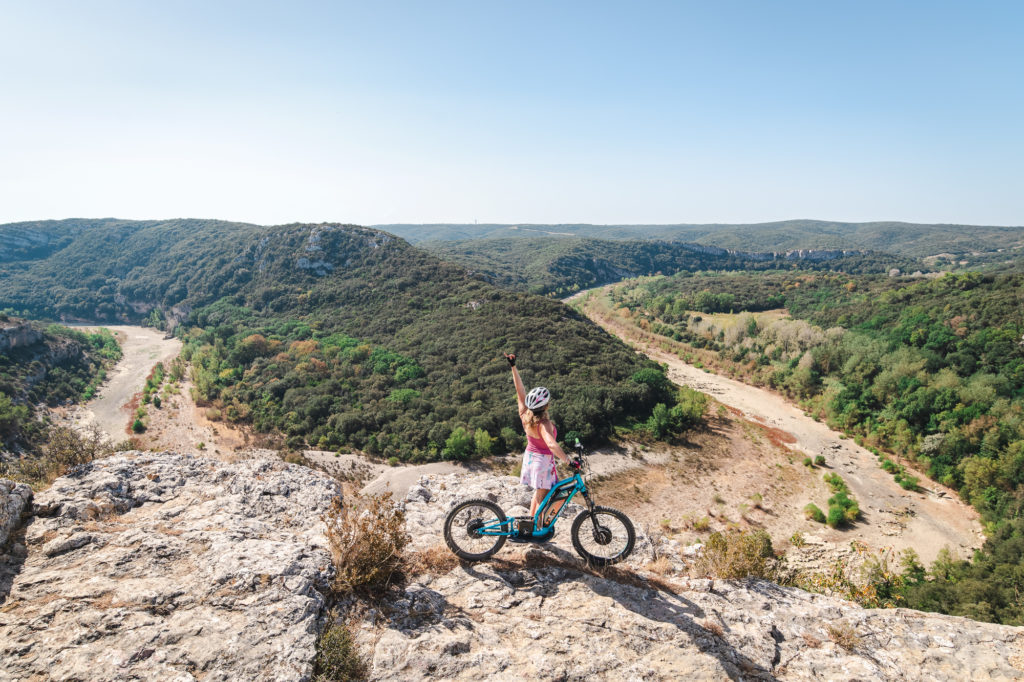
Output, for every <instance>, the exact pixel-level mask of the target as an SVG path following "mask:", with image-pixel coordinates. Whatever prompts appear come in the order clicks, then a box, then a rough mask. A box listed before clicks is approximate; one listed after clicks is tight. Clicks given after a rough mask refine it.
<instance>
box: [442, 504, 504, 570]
mask: <svg viewBox="0 0 1024 682" xmlns="http://www.w3.org/2000/svg"><path fill="white" fill-rule="evenodd" d="M505 520H506V519H505V512H503V511H502V510H501V507H499V506H498V505H496V504H495V503H493V502H491V501H490V500H478V499H474V500H464V501H463V502H459V503H458V504H457V505H455V507H454V508H452V510H451V511H450V512H448V517H447V518H445V520H444V541H445V544H447V545H448V549H450V550H452V552H454V553H455V556H457V557H459V558H460V559H465V560H466V561H483V560H484V559H490V558H491V557H492V556H494V555H495V554H497V553H498V550H500V549H501V548H502V547H503V546H504V545H505V540H506V539H507V536H506V535H492V534H491V533H500V532H507V531H508V527H507V525H505V524H504V522H505ZM485 528H487V529H489V530H487V531H484V530H482V529H485Z"/></svg>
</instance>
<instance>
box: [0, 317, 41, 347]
mask: <svg viewBox="0 0 1024 682" xmlns="http://www.w3.org/2000/svg"><path fill="white" fill-rule="evenodd" d="M42 340H43V334H42V332H40V331H39V330H38V329H36V328H35V327H33V326H32V325H30V324H28V323H27V322H16V323H11V322H6V323H5V322H0V353H6V352H8V351H11V350H15V349H17V348H25V347H28V346H32V345H35V344H37V343H39V342H40V341H42Z"/></svg>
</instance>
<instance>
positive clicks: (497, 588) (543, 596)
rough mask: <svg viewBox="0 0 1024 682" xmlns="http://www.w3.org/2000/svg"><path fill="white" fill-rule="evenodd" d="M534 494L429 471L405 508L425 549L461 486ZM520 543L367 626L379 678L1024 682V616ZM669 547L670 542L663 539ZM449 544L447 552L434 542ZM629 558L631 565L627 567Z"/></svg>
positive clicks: (414, 588)
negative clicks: (857, 597) (1017, 618)
mask: <svg viewBox="0 0 1024 682" xmlns="http://www.w3.org/2000/svg"><path fill="white" fill-rule="evenodd" d="M462 497H485V498H489V499H492V500H495V501H497V502H498V503H499V504H500V505H502V506H503V507H504V508H506V509H509V508H510V507H516V506H518V505H522V504H524V503H525V502H526V501H527V499H526V495H525V491H524V490H523V489H522V488H521V487H519V486H516V485H515V479H512V478H499V477H486V476H475V477H468V478H467V477H465V476H461V477H460V476H459V475H442V476H429V477H424V478H422V479H421V480H420V482H419V484H418V485H416V486H413V487H412V488H410V489H409V491H408V493H407V496H406V499H405V505H406V507H407V516H408V523H409V525H410V529H411V531H412V534H413V537H414V539H415V541H416V543H417V546H418V547H419V548H420V549H426V548H427V547H428V546H430V545H432V544H437V543H438V542H440V538H441V523H442V521H443V518H444V514H445V512H446V510H447V507H448V505H449V504H450V503H451V502H452V501H453V500H454V499H456V498H462ZM568 530H569V524H568V523H563V524H562V525H560V526H559V529H558V532H559V535H558V536H556V539H555V540H554V542H553V543H551V545H541V546H534V547H529V548H527V549H524V548H523V547H522V546H512V545H506V546H505V548H504V549H503V550H502V551H501V552H500V553H499V554H498V556H497V557H496V559H495V560H492V561H491V562H488V563H480V564H474V565H461V566H457V567H455V568H453V569H449V570H441V571H438V572H437V573H436V574H434V575H423V576H421V577H420V579H419V580H418V581H416V582H414V583H412V584H410V585H408V586H406V587H405V589H404V590H403V591H401V592H398V593H396V594H394V595H393V596H392V597H391V598H389V599H388V600H386V601H385V603H384V604H382V607H381V609H379V610H378V611H375V612H374V613H373V614H372V617H371V618H367V619H366V621H365V622H364V623H363V627H362V630H361V631H360V635H359V637H358V639H359V641H360V642H361V643H362V644H363V646H365V647H366V648H367V649H369V650H371V651H372V654H371V657H372V677H373V679H378V680H420V679H428V678H429V679H459V680H478V679H509V680H511V679H539V680H680V679H699V680H718V679H733V680H755V679H757V680H772V679H784V680H811V679H813V680H832V679H872V680H876V679H893V680H895V679H899V680H925V679H927V680H937V679H938V680H960V679H1020V678H1021V677H1022V676H1024V647H1022V644H1024V629H1022V628H1012V627H1006V626H997V625H988V624H981V623H976V622H972V621H968V620H966V619H963V618H953V617H948V616H942V615H938V614H925V613H920V612H916V611H909V610H905V609H894V610H869V609H862V608H860V607H859V606H857V605H855V604H852V603H848V602H844V601H842V600H839V599H835V598H831V597H826V596H823V595H816V594H810V593H807V592H803V591H801V590H797V589H794V588H785V587H779V586H777V585H774V584H772V583H768V582H764V581H718V580H715V581H711V580H702V579H691V578H687V577H684V576H683V575H681V574H680V573H679V572H678V569H679V568H681V566H682V562H681V561H680V559H679V556H678V554H675V553H673V554H674V558H675V560H674V561H673V562H672V565H673V567H674V568H673V570H670V571H668V572H667V573H666V574H664V575H657V574H654V573H650V572H648V571H647V570H645V566H646V564H647V562H648V561H649V560H650V559H651V557H652V550H653V549H654V548H653V547H652V545H651V544H650V542H649V541H646V540H644V541H642V542H641V543H639V551H638V552H637V553H636V554H635V555H634V557H633V558H632V559H631V560H630V561H629V562H627V564H626V565H625V566H623V567H622V570H615V569H613V570H607V569H606V570H605V571H604V572H603V574H602V573H599V572H597V571H594V570H590V569H587V568H586V567H584V566H583V565H581V564H580V562H579V561H578V559H577V557H576V555H575V553H573V552H572V551H571V550H569V549H567V546H568V538H567V537H566V534H567V533H568ZM658 549H661V550H665V551H669V548H665V547H661V548H658ZM435 551H436V550H435ZM616 568H618V567H616Z"/></svg>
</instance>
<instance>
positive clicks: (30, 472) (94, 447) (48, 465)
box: [0, 424, 113, 488]
mask: <svg viewBox="0 0 1024 682" xmlns="http://www.w3.org/2000/svg"><path fill="white" fill-rule="evenodd" d="M112 453H113V446H111V444H110V441H108V440H107V438H106V436H105V435H104V434H103V431H102V430H101V429H100V427H99V426H98V425H96V424H92V425H90V426H89V428H88V429H86V430H85V431H77V430H75V429H70V428H67V427H57V428H55V429H53V431H51V432H50V440H49V442H47V444H46V447H45V448H44V449H43V453H42V455H41V456H39V457H23V458H22V459H19V460H15V461H12V462H10V463H8V464H6V466H0V475H2V476H5V477H8V478H12V479H14V480H17V481H22V482H24V483H28V484H29V485H31V486H33V487H36V488H38V487H42V486H46V485H49V484H50V483H53V482H54V481H55V480H56V479H57V478H59V477H61V476H63V475H64V474H66V473H67V472H68V471H70V470H71V469H73V468H74V467H76V466H78V465H80V464H88V463H89V462H91V461H93V460H94V459H100V458H103V457H108V456H110V455H111V454H112Z"/></svg>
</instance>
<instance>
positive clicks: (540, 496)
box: [530, 488, 551, 516]
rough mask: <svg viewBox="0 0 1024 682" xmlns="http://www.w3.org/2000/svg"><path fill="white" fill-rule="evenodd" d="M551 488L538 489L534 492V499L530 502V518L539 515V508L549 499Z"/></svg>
mask: <svg viewBox="0 0 1024 682" xmlns="http://www.w3.org/2000/svg"><path fill="white" fill-rule="evenodd" d="M549 490H551V489H550V488H537V489H536V490H534V491H533V499H532V500H530V516H535V515H536V514H537V508H538V507H540V503H541V502H543V501H544V498H545V497H547V495H548V491H549Z"/></svg>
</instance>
